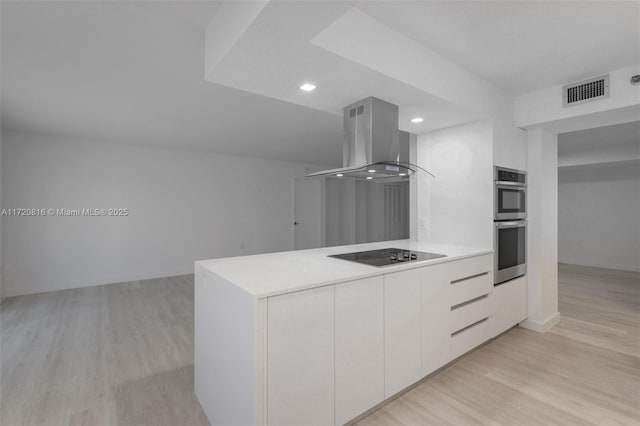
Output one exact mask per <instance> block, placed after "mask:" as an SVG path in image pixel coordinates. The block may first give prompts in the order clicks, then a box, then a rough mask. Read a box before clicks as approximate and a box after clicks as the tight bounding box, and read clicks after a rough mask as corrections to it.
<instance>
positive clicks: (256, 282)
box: [196, 240, 493, 299]
mask: <svg viewBox="0 0 640 426" xmlns="http://www.w3.org/2000/svg"><path fill="white" fill-rule="evenodd" d="M387 247H394V248H400V249H406V250H417V251H425V252H431V253H440V254H446V255H447V257H442V258H438V259H432V260H425V261H414V262H407V263H401V264H397V265H391V266H383V267H378V266H369V265H364V264H360V263H356V262H350V261H346V260H342V259H335V258H331V257H327V256H328V255H330V254H340V253H352V252H356V251H364V250H375V249H381V248H387ZM488 253H493V249H490V248H478V247H461V246H452V245H444V244H436V243H429V242H419V241H411V240H396V241H381V242H377V243H366V244H354V245H349V246H336V247H323V248H317V249H311V250H297V251H286V252H278V253H266V254H257V255H251V256H238V257H227V258H223V259H210V260H200V261H197V262H196V265H200V266H202V267H203V268H205V269H208V270H209V271H211V272H213V273H214V274H216V275H218V276H219V277H221V278H223V279H224V280H226V281H228V282H230V283H233V284H235V285H236V286H238V287H239V288H241V289H242V290H244V291H246V292H247V293H249V294H251V295H253V296H254V297H256V298H258V299H259V298H263V297H269V296H275V295H278V294H283V293H290V292H293V291H299V290H304V289H308V288H313V287H320V286H323V285H329V284H335V283H340V282H345V281H351V280H355V279H360V278H366V277H373V276H376V275H381V274H385V273H389V272H396V271H401V270H405V269H412V268H417V267H421V266H427V265H435V264H437V263H443V262H450V261H453V260H458V259H464V258H466V257H472V256H479V255H482V254H488Z"/></svg>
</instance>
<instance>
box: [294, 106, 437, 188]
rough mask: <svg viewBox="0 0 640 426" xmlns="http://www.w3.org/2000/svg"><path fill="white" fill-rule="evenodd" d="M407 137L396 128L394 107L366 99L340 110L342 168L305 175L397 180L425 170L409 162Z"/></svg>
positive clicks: (407, 134) (395, 110)
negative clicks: (342, 114) (341, 121)
mask: <svg viewBox="0 0 640 426" xmlns="http://www.w3.org/2000/svg"><path fill="white" fill-rule="evenodd" d="M411 136H412V135H411V134H410V133H407V132H403V131H400V130H399V129H398V106H397V105H394V104H392V103H389V102H386V101H383V100H381V99H378V98H374V97H368V98H366V99H363V100H361V101H359V102H356V103H354V104H351V105H349V106H347V107H346V108H345V109H344V144H343V149H342V164H343V167H341V168H338V169H331V170H323V171H321V172H316V173H311V174H309V175H307V176H327V177H338V178H342V177H350V178H356V179H367V180H372V179H374V180H385V181H398V180H403V179H408V178H409V176H411V175H413V174H415V173H417V172H419V171H420V172H425V173H428V174H429V175H431V176H433V175H432V174H431V173H429V172H428V171H427V170H425V169H423V168H422V167H420V166H417V165H415V164H412V163H410V162H409V145H410V139H411Z"/></svg>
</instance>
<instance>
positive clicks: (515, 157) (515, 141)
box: [493, 115, 527, 170]
mask: <svg viewBox="0 0 640 426" xmlns="http://www.w3.org/2000/svg"><path fill="white" fill-rule="evenodd" d="M493 164H494V165H496V166H502V167H508V168H510V169H518V170H527V132H526V131H525V130H522V129H520V128H518V127H516V126H515V125H514V124H513V121H512V120H511V118H510V117H506V116H504V115H496V116H495V118H494V120H493Z"/></svg>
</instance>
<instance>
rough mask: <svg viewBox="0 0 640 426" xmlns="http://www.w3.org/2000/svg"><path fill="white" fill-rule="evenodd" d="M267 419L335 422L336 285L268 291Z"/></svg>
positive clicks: (288, 422) (272, 422)
mask: <svg viewBox="0 0 640 426" xmlns="http://www.w3.org/2000/svg"><path fill="white" fill-rule="evenodd" d="M267 324H268V325H267V418H268V423H269V424H270V425H330V424H333V423H334V286H326V287H320V288H316V289H311V290H305V291H299V292H295V293H290V294H284V295H281V296H275V297H270V298H269V299H268V306H267Z"/></svg>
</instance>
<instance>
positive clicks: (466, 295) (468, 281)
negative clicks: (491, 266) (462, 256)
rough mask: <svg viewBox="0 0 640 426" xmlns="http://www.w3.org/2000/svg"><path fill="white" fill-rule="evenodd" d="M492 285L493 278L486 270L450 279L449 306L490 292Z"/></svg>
mask: <svg viewBox="0 0 640 426" xmlns="http://www.w3.org/2000/svg"><path fill="white" fill-rule="evenodd" d="M492 287H493V279H492V276H491V274H490V273H489V272H487V271H485V272H479V273H478V274H476V275H470V276H469V275H467V276H465V277H464V278H460V279H459V281H452V282H451V284H450V285H449V306H455V305H459V304H460V303H463V302H466V301H469V300H471V299H475V298H477V297H480V296H483V295H485V294H487V293H490V292H491V288H492Z"/></svg>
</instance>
